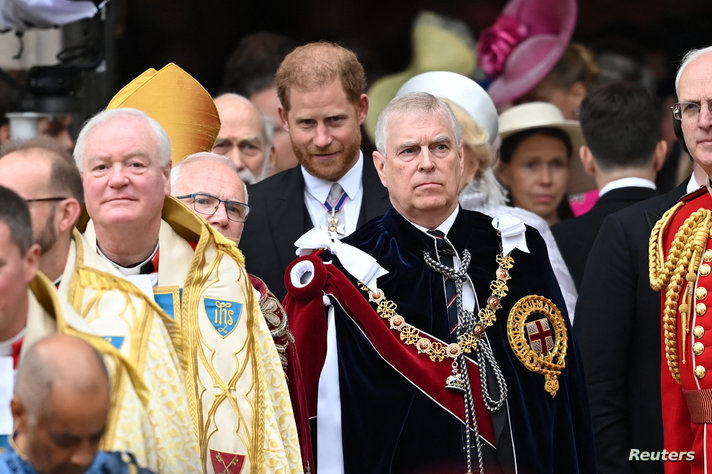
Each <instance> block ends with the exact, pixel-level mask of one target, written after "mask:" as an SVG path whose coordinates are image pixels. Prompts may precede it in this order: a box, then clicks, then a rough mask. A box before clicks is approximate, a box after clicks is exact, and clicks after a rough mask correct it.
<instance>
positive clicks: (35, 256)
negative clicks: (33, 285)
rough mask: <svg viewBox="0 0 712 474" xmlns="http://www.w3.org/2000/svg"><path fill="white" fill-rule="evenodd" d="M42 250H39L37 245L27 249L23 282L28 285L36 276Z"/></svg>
mask: <svg viewBox="0 0 712 474" xmlns="http://www.w3.org/2000/svg"><path fill="white" fill-rule="evenodd" d="M41 253H42V249H40V246H39V244H32V245H30V248H29V249H27V253H26V254H25V258H24V267H25V268H24V273H25V274H24V275H23V276H24V278H25V282H27V283H29V282H31V281H32V279H33V278H34V277H35V276H36V275H37V271H38V270H39V267H40V254H41Z"/></svg>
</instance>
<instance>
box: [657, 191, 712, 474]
mask: <svg viewBox="0 0 712 474" xmlns="http://www.w3.org/2000/svg"><path fill="white" fill-rule="evenodd" d="M710 225H712V196H711V195H710V190H709V188H708V187H707V188H702V189H700V190H699V191H696V192H694V193H691V194H689V195H687V196H685V197H683V198H682V200H681V201H680V203H678V204H677V205H676V206H675V207H673V208H672V209H671V210H669V211H668V212H667V213H666V214H665V215H664V216H663V218H662V219H661V220H660V221H659V222H658V223H657V225H656V226H655V228H654V229H653V233H652V235H651V245H650V279H651V285H652V286H653V288H654V289H655V290H660V291H661V292H662V341H663V344H662V355H663V357H662V372H661V377H662V379H661V381H662V384H661V387H662V403H663V427H664V433H665V451H664V452H663V453H662V455H660V457H659V458H660V459H663V460H665V461H666V463H665V472H666V473H668V474H669V473H708V472H710V473H712V271H711V270H712V238H710V237H711V236H710Z"/></svg>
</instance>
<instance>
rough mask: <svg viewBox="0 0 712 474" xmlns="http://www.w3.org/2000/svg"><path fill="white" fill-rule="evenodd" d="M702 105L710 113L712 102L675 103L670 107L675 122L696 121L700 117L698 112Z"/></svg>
mask: <svg viewBox="0 0 712 474" xmlns="http://www.w3.org/2000/svg"><path fill="white" fill-rule="evenodd" d="M702 104H705V107H707V110H708V111H709V112H710V113H712V101H708V102H703V103H700V102H689V101H683V102H676V103H674V104H672V106H671V107H670V108H671V109H672V116H673V117H675V119H676V120H682V119H683V118H684V119H685V120H697V119H698V118H699V116H700V110H701V109H702Z"/></svg>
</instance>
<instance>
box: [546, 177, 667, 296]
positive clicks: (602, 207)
mask: <svg viewBox="0 0 712 474" xmlns="http://www.w3.org/2000/svg"><path fill="white" fill-rule="evenodd" d="M656 194H657V193H656V192H655V190H653V189H649V188H644V187H638V186H626V187H623V188H618V189H612V190H611V191H608V192H607V193H605V194H604V195H603V196H601V198H600V199H599V200H598V201H597V202H596V204H595V205H594V206H593V208H592V209H591V210H590V211H588V212H587V213H586V214H584V215H582V216H579V217H575V218H573V219H568V220H565V221H562V222H559V223H558V224H556V225H554V226H553V227H552V228H551V232H552V233H553V234H554V238H555V239H556V245H558V246H559V250H560V251H561V256H562V257H564V261H565V262H566V266H567V267H568V268H569V272H571V276H572V277H573V279H574V283H575V284H576V289H577V290H579V289H581V280H582V279H583V272H584V269H585V268H586V258H587V257H588V254H589V252H590V251H591V247H592V246H593V241H594V240H595V239H596V235H597V234H598V230H599V229H600V228H601V224H603V220H604V219H605V218H606V216H608V215H609V214H611V213H614V212H616V211H618V210H620V209H623V208H624V207H627V206H630V205H631V204H635V203H636V202H639V201H643V200H645V199H648V198H651V197H653V196H655V195H656Z"/></svg>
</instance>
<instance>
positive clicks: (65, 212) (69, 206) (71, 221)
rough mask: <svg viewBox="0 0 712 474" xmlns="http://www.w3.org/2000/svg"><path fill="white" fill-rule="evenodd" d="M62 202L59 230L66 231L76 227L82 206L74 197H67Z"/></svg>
mask: <svg viewBox="0 0 712 474" xmlns="http://www.w3.org/2000/svg"><path fill="white" fill-rule="evenodd" d="M60 204H61V209H60V212H59V230H60V232H66V231H67V230H69V229H71V228H72V227H74V225H75V224H76V223H77V220H79V214H81V212H82V206H81V205H80V204H79V201H77V200H76V199H74V198H67V199H65V200H64V201H63V202H62V203H60Z"/></svg>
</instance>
